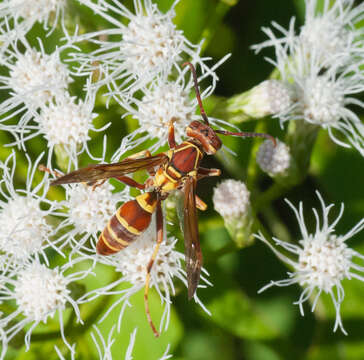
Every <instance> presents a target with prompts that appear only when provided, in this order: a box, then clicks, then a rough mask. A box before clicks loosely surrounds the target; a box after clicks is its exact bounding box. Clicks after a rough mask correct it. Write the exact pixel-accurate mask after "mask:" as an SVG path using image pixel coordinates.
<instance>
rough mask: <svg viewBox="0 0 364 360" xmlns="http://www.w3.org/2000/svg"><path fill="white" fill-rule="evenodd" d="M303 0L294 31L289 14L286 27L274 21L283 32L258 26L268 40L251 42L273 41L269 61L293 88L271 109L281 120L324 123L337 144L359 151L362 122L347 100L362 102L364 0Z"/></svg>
mask: <svg viewBox="0 0 364 360" xmlns="http://www.w3.org/2000/svg"><path fill="white" fill-rule="evenodd" d="M318 7H319V1H317V0H307V1H306V16H305V23H304V25H303V26H302V27H301V29H300V31H299V33H298V34H297V33H296V30H295V26H294V25H295V24H294V19H292V21H291V23H290V26H289V29H288V30H285V29H284V28H282V27H281V26H280V25H278V24H276V23H273V27H274V28H275V29H277V30H278V31H280V32H281V33H282V34H283V37H280V38H278V37H276V35H275V34H274V33H273V31H272V30H271V29H269V28H263V31H264V32H265V33H266V34H267V35H268V37H269V38H270V40H268V41H265V42H263V43H262V44H259V45H255V46H253V48H254V49H255V50H256V51H260V50H261V49H263V48H265V47H270V46H273V47H274V50H275V55H276V59H275V60H271V63H272V64H273V65H275V66H276V67H277V69H278V70H279V72H280V77H281V80H282V81H283V82H285V83H287V84H290V88H291V89H292V90H293V92H294V95H293V98H292V99H293V104H292V105H291V106H289V107H287V108H286V109H285V110H284V109H283V111H280V112H279V113H276V115H277V116H278V117H279V118H280V119H281V121H282V122H284V121H288V120H291V119H297V120H301V119H303V120H304V121H307V122H309V123H311V124H315V125H318V126H321V127H323V128H324V129H327V130H328V132H329V135H330V137H331V139H332V140H333V141H334V142H335V143H337V144H338V145H341V146H344V147H350V146H352V147H354V148H355V149H357V150H358V151H359V152H360V154H361V155H363V156H364V125H363V123H362V122H361V120H360V118H359V117H358V115H357V114H355V112H354V111H353V109H352V106H353V105H355V106H359V107H362V108H363V107H364V103H363V102H362V101H361V100H359V99H358V98H357V97H356V95H357V94H358V93H361V92H363V90H364V85H363V84H364V74H363V71H362V69H361V67H362V62H363V47H362V39H363V27H360V26H357V25H358V24H359V22H360V21H362V19H363V13H364V4H363V3H361V4H359V5H356V4H355V1H354V0H345V1H344V0H338V1H335V2H332V1H329V0H324V2H323V8H322V10H321V11H319V10H318Z"/></svg>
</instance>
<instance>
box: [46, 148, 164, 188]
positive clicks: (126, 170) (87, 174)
mask: <svg viewBox="0 0 364 360" xmlns="http://www.w3.org/2000/svg"><path fill="white" fill-rule="evenodd" d="M167 160H168V156H167V155H166V154H164V153H161V154H157V155H155V156H150V157H145V158H141V159H125V160H124V161H121V162H118V163H114V164H95V165H90V166H87V167H85V168H82V169H79V170H75V171H72V172H70V173H68V174H66V175H64V176H61V177H60V178H58V179H56V180H54V181H53V182H52V185H60V184H70V183H79V182H93V181H97V180H103V179H109V178H112V177H118V176H122V175H126V174H130V173H133V172H136V171H138V170H144V169H150V168H153V167H155V166H160V165H161V164H163V163H165V162H166V161H167Z"/></svg>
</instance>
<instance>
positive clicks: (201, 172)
mask: <svg viewBox="0 0 364 360" xmlns="http://www.w3.org/2000/svg"><path fill="white" fill-rule="evenodd" d="M220 175H221V170H220V169H207V168H203V167H200V168H198V171H197V180H200V179H203V178H205V177H210V176H220Z"/></svg>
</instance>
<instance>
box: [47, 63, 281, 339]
mask: <svg viewBox="0 0 364 360" xmlns="http://www.w3.org/2000/svg"><path fill="white" fill-rule="evenodd" d="M186 65H189V66H190V68H191V71H192V75H193V78H194V84H195V90H196V96H197V100H198V102H199V106H200V110H201V115H202V118H203V120H204V122H200V121H193V122H191V123H190V124H189V125H188V127H187V129H186V134H187V136H188V139H187V140H186V141H184V142H182V143H181V144H179V145H177V144H176V142H175V137H174V127H173V119H172V120H171V122H170V125H169V133H168V144H169V147H170V150H168V151H167V152H164V153H160V154H157V155H155V156H152V155H151V154H150V152H149V151H144V152H142V153H138V154H135V155H133V156H131V157H129V158H126V159H124V160H123V161H121V162H119V163H114V164H98V165H91V166H88V167H86V168H83V169H79V170H76V171H73V172H71V173H69V174H66V175H64V176H62V177H59V178H58V179H56V180H55V181H53V183H52V185H60V184H68V183H77V182H85V183H87V184H88V185H91V186H98V185H100V184H102V183H103V182H104V181H106V179H108V178H116V179H118V180H119V181H121V182H123V183H125V184H127V185H128V186H132V187H136V188H138V189H140V190H145V191H146V192H144V193H142V194H140V195H138V196H137V197H136V198H135V199H134V200H131V201H128V202H126V203H124V204H123V205H122V206H121V207H120V208H119V209H118V210H117V211H116V213H115V214H114V215H113V216H112V218H111V219H110V220H109V222H108V224H107V225H106V227H105V229H104V230H103V231H102V233H101V235H100V237H99V241H98V243H97V247H96V249H97V252H98V253H99V254H102V255H110V254H114V253H116V252H118V251H120V250H122V249H123V248H125V247H126V246H128V245H129V244H130V243H131V242H132V241H134V240H136V239H137V238H138V236H139V235H140V234H141V233H142V232H143V231H145V230H146V229H147V228H148V226H149V224H150V221H151V217H152V214H153V213H154V212H156V220H157V221H156V224H157V228H156V231H157V243H156V247H155V249H154V252H153V255H152V257H151V259H150V261H149V264H148V266H147V273H146V284H145V293H144V301H145V308H146V313H147V317H148V321H149V323H150V325H151V327H152V329H153V332H154V334H155V335H156V336H159V334H158V332H157V330H156V328H155V326H154V324H153V322H152V320H151V317H150V313H149V306H148V290H149V281H150V272H151V269H152V266H153V262H154V260H155V258H156V256H157V253H158V249H159V246H160V244H161V242H162V240H163V221H164V220H163V213H162V206H161V201H162V200H164V199H166V198H167V197H168V195H169V194H170V193H171V192H173V191H174V190H177V189H180V190H182V191H183V192H184V220H183V222H184V226H183V228H184V241H185V254H186V272H187V281H188V297H189V299H191V298H192V297H193V296H194V294H195V292H196V288H197V286H198V283H199V279H200V271H201V267H202V252H201V248H200V242H199V233H198V223H197V211H196V208H198V209H200V210H205V209H206V204H205V203H204V202H203V201H202V200H201V199H200V198H199V197H198V196H197V195H196V184H197V181H198V180H200V179H201V178H204V177H208V176H218V175H220V170H219V169H207V168H202V167H200V162H201V160H202V158H203V156H204V155H205V154H207V155H213V154H215V153H216V151H218V150H219V149H220V148H221V145H222V143H221V140H220V138H219V137H218V136H217V134H223V135H236V136H242V137H253V136H258V137H266V138H269V139H271V140H272V141H273V142H274V143H275V140H274V139H273V138H272V137H271V136H270V135H267V134H258V133H245V132H239V133H233V132H228V131H224V130H213V129H212V128H211V127H210V126H209V122H208V118H207V116H206V114H205V111H204V109H203V106H202V102H201V98H200V93H199V89H198V84H197V77H196V72H195V69H194V67H193V65H192V64H191V63H186ZM138 170H147V171H148V173H149V175H150V177H149V178H148V179H147V180H146V182H145V183H144V184H140V183H137V182H136V181H134V180H133V179H131V178H129V177H127V176H124V175H126V174H130V173H133V172H136V171H138Z"/></svg>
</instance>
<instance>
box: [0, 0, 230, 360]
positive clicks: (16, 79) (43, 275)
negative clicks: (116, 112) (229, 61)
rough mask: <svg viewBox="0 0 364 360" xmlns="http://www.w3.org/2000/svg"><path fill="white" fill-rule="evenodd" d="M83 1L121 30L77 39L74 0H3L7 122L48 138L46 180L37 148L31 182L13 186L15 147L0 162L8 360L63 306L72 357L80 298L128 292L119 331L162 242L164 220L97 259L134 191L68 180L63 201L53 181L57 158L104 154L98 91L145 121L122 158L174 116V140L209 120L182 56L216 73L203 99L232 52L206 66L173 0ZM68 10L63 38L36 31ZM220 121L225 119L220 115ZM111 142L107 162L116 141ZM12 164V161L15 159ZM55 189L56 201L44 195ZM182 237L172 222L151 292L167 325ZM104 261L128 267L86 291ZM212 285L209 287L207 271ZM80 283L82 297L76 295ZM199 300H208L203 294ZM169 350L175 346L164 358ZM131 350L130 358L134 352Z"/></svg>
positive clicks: (0, 263)
mask: <svg viewBox="0 0 364 360" xmlns="http://www.w3.org/2000/svg"><path fill="white" fill-rule="evenodd" d="M30 3H31V4H30ZM79 3H80V4H78V5H79V6H86V7H88V8H89V9H91V10H92V11H93V12H94V13H95V14H97V15H98V16H101V17H102V18H103V19H104V20H106V21H108V22H109V23H110V25H111V28H110V29H105V30H100V31H97V32H95V33H85V34H82V35H77V30H76V32H75V35H74V36H70V35H69V34H68V32H67V31H66V26H65V22H64V12H65V5H66V1H64V0H54V1H53V0H52V1H50V0H37V1H34V2H29V1H17V0H6V1H4V2H3V3H2V4H1V5H0V15H1V17H2V20H1V21H0V41H1V42H2V47H1V50H0V66H1V68H2V70H3V71H2V72H1V76H0V88H1V89H2V90H4V93H5V96H6V98H5V100H4V101H3V102H2V103H1V104H0V129H1V130H5V131H8V132H10V133H11V134H12V136H13V137H14V141H13V142H12V143H11V144H8V145H9V146H12V145H16V146H17V147H18V149H19V150H22V151H36V149H33V148H32V146H31V145H30V144H31V143H32V142H31V140H32V139H33V138H36V137H42V138H43V140H44V141H45V142H46V144H47V147H48V151H47V160H46V165H47V166H46V167H45V166H44V165H42V166H41V170H42V171H43V173H42V175H41V176H42V177H40V175H39V174H40V173H39V172H37V169H38V166H39V165H40V162H41V157H42V156H39V157H38V159H37V160H36V162H35V163H34V164H33V166H31V164H29V175H28V178H27V183H26V189H24V190H18V189H14V185H13V180H14V172H15V153H14V154H12V155H11V156H10V157H9V159H8V160H7V161H6V163H5V164H2V165H1V171H2V173H3V174H2V175H3V177H2V180H1V182H0V184H1V195H2V196H3V197H4V201H1V203H0V206H1V209H0V225H1V226H2V233H1V235H0V252H1V254H0V270H1V272H2V274H1V277H0V282H1V287H0V302H2V301H4V302H5V301H10V302H11V303H12V304H11V306H10V307H9V309H13V310H12V311H11V312H10V313H7V314H1V318H0V341H1V343H2V349H3V351H2V353H1V356H0V359H1V360H2V359H3V358H4V357H5V356H6V349H7V346H8V345H9V344H10V345H11V343H12V341H14V337H16V336H17V335H18V334H19V333H21V332H22V331H23V329H24V328H26V331H25V344H26V348H27V349H29V347H30V339H31V334H32V332H33V330H34V329H35V328H36V327H37V325H38V324H39V323H40V322H44V323H48V322H49V320H50V319H52V318H54V315H55V314H56V313H57V312H58V315H59V323H60V335H61V337H62V339H63V341H64V343H65V344H66V346H67V349H68V351H69V352H70V356H71V358H74V356H75V345H72V346H71V345H70V343H69V342H68V341H69V339H68V336H67V335H68V334H67V333H66V330H67V329H68V326H67V325H68V324H67V325H65V324H64V321H66V319H68V317H67V316H64V314H63V313H64V312H65V310H66V308H67V307H69V306H68V305H67V303H69V304H71V308H73V309H71V311H72V315H71V316H70V318H69V320H68V321H73V317H74V314H75V315H76V319H77V320H78V322H79V323H81V317H80V310H79V304H81V303H86V302H88V301H90V300H93V299H96V298H98V297H99V296H100V295H112V294H113V295H114V294H119V295H120V297H119V300H118V301H116V302H115V304H114V305H113V306H111V308H110V310H109V311H107V312H106V313H105V314H104V315H103V317H104V318H105V317H106V316H107V315H108V314H109V312H110V311H111V310H112V309H113V308H114V307H115V306H116V305H118V304H120V303H121V304H122V310H121V312H120V316H119V321H118V323H119V326H118V328H119V330H120V326H121V321H122V316H123V313H124V310H125V308H126V306H129V305H130V303H129V299H130V296H131V295H132V294H134V293H135V292H137V291H138V290H140V289H142V288H143V287H144V286H145V282H146V274H147V266H148V264H149V262H150V260H151V258H152V255H153V254H154V249H155V243H156V225H155V221H154V220H153V224H152V225H151V226H150V227H149V229H148V230H147V231H146V232H145V233H144V234H143V235H142V236H140V238H138V239H137V240H136V241H135V242H134V243H133V244H131V245H130V246H129V247H128V248H127V249H125V250H124V251H123V252H120V253H119V254H116V255H113V256H109V257H103V256H99V255H96V243H97V241H98V236H99V234H100V232H101V231H102V230H103V229H104V227H105V226H106V225H107V223H108V221H109V219H110V218H111V216H112V215H113V214H114V212H115V210H116V209H117V206H118V205H119V203H121V202H125V201H127V200H130V199H131V197H130V195H129V189H128V188H127V189H126V190H125V191H122V192H121V193H120V192H119V193H115V192H114V190H115V189H114V187H113V186H112V185H111V184H109V183H107V182H106V183H105V184H102V185H101V184H95V186H93V185H91V186H89V185H87V184H83V183H82V184H75V185H73V184H71V185H64V190H65V197H64V200H60V199H61V197H62V194H61V191H62V190H60V189H59V188H58V189H55V188H50V187H49V183H50V178H55V177H57V176H58V175H59V173H58V172H57V171H55V170H54V160H57V166H58V167H59V168H62V170H67V171H70V170H71V169H77V168H78V166H79V161H80V158H79V155H80V154H81V153H83V152H85V153H86V155H88V156H89V157H90V158H92V159H94V160H95V157H93V155H92V154H91V153H90V151H89V148H88V141H89V140H90V138H91V134H90V133H91V131H94V132H95V131H103V130H105V129H106V127H107V126H108V124H106V125H105V126H103V127H101V128H99V129H96V128H95V126H94V124H93V120H94V119H95V117H96V114H95V113H94V106H95V101H96V96H97V92H98V90H99V89H100V88H101V87H104V89H106V91H107V95H109V99H111V98H114V99H116V100H117V102H118V104H119V105H121V106H122V113H124V114H130V115H132V117H133V118H135V119H137V121H138V122H139V127H138V129H137V130H136V131H135V132H134V133H132V134H130V135H129V136H128V137H126V138H125V139H123V140H122V144H121V146H120V147H119V149H118V150H117V151H116V152H115V154H114V155H113V157H112V160H113V159H115V158H117V157H118V156H121V155H123V154H124V153H125V151H126V150H129V149H130V148H132V147H135V146H137V145H138V144H140V143H141V142H143V141H144V140H146V139H157V141H156V143H155V145H154V147H153V148H152V150H153V149H155V148H157V147H159V146H160V145H163V144H165V142H166V139H167V128H168V124H169V122H170V121H171V120H173V121H174V123H175V129H176V141H177V142H179V141H181V139H182V137H183V136H184V135H185V127H186V126H187V125H188V124H189V123H190V122H191V121H192V120H195V119H199V118H200V117H199V116H198V115H195V110H196V107H197V100H196V98H195V93H194V87H193V81H192V76H191V75H190V73H189V72H188V71H189V69H188V68H185V69H184V68H183V66H182V65H183V63H184V62H185V61H189V62H191V63H193V64H194V65H195V66H197V65H198V66H199V69H200V71H201V76H200V78H199V79H200V80H202V79H204V78H207V77H209V78H210V79H211V82H212V85H211V86H210V87H208V88H207V89H205V90H204V91H202V94H201V96H202V98H205V97H207V96H209V95H210V94H211V93H212V92H213V90H214V88H215V84H216V81H217V80H218V78H217V76H216V74H215V72H214V71H215V70H216V68H217V67H218V66H219V65H220V64H221V63H222V62H223V61H224V60H225V59H226V57H225V58H224V59H222V60H221V61H220V62H218V63H217V64H215V65H214V66H212V67H208V66H207V65H206V60H207V59H205V58H202V57H201V56H200V52H201V44H198V45H193V44H191V43H190V42H189V41H188V40H187V39H186V38H185V36H184V35H183V32H182V31H180V30H178V29H177V28H176V25H175V24H174V23H173V18H174V16H175V13H174V5H173V6H172V7H171V9H170V10H169V11H167V12H166V13H163V12H161V11H160V10H159V9H158V7H157V5H156V4H153V3H152V1H151V0H145V1H141V0H136V1H135V2H134V7H135V14H133V13H132V12H131V11H130V10H129V9H127V8H126V6H125V5H123V4H122V3H121V2H120V1H114V0H112V1H105V0H98V1H94V0H80V1H79ZM59 18H61V24H62V31H63V33H64V38H63V43H62V44H61V45H60V46H58V47H56V48H54V49H53V50H49V46H48V44H47V43H46V42H44V43H43V41H42V40H41V39H37V41H36V42H34V41H33V39H32V36H31V35H29V33H30V31H31V29H32V27H33V25H34V24H35V23H37V22H40V23H42V24H43V26H44V28H45V29H46V30H48V24H49V23H51V24H53V27H52V28H51V32H52V31H53V30H54V29H55V26H56V25H57V23H58V20H59ZM67 28H68V27H67ZM57 31H58V30H57ZM49 34H50V32H48V35H49ZM81 42H82V43H83V44H84V43H85V42H87V43H88V44H92V46H94V47H97V49H96V50H94V51H91V52H90V53H88V54H87V53H81V52H80V51H79V49H78V48H77V47H76V46H75V44H76V43H77V44H79V43H81ZM80 46H81V45H80ZM71 51H72V53H71ZM68 61H69V62H72V63H73V65H74V64H75V63H77V66H76V70H74V68H72V69H71V68H70V67H69V66H67V65H66V64H67V62H68ZM75 76H77V81H78V80H80V78H79V77H78V76H83V77H84V78H83V79H81V80H82V81H84V87H83V89H84V91H85V95H84V97H83V98H82V99H81V98H76V97H75V96H73V95H72V93H73V86H74V85H75V81H74V78H75ZM76 85H78V84H76ZM106 105H108V103H107V104H106ZM211 121H212V123H213V124H218V125H219V123H220V122H219V120H217V119H211ZM140 134H141V135H142V136H141V137H140ZM104 140H105V141H104V143H103V155H102V157H101V161H103V162H104V161H105V153H106V138H104ZM54 154H55V155H56V156H53V155H54ZM42 155H44V154H42ZM97 160H100V159H99V158H97ZM11 162H13V167H12V168H10V167H9V164H11ZM38 179H41V180H40V181H39V180H38ZM37 181H38V183H37ZM47 192H48V197H49V198H50V199H52V200H48V199H47V198H46V195H47ZM175 243H176V239H174V238H171V239H169V238H167V234H166V230H165V231H164V242H163V243H162V244H161V246H160V249H159V252H158V254H157V258H156V259H155V262H154V266H153V267H152V271H151V280H150V288H155V289H156V290H157V293H158V295H159V297H160V299H161V302H162V304H163V306H164V309H165V310H164V313H163V316H162V319H160V325H159V328H160V331H164V330H166V329H167V327H168V324H169V317H170V310H171V303H172V300H171V296H172V295H174V294H175V287H174V286H175V285H174V281H175V280H176V279H179V280H180V281H181V282H182V283H183V284H185V285H186V286H187V278H186V273H185V272H184V270H183V267H182V266H183V265H182V263H183V261H184V255H183V254H181V253H180V252H178V251H176V250H175ZM55 253H58V255H59V257H62V256H63V257H65V260H64V265H62V266H60V265H59V263H57V265H56V266H55V265H54V263H53V260H54V254H55ZM83 261H85V265H83V264H84V263H83ZM81 262H82V266H81V264H80V263H81ZM99 264H101V265H103V266H105V265H106V266H109V267H111V268H112V269H113V270H114V271H115V272H116V273H121V274H122V276H121V278H120V279H119V280H117V281H116V282H112V283H111V284H108V285H106V286H104V285H103V286H101V287H100V288H98V289H96V290H92V291H89V292H86V293H85V291H81V290H79V289H78V288H77V286H78V284H75V283H74V282H76V281H78V280H81V279H82V278H84V277H85V276H87V275H88V274H89V273H90V272H91V271H92V269H94V268H95V266H99ZM80 269H82V270H80ZM202 281H203V282H205V284H209V283H208V281H207V280H206V279H205V278H204V276H202ZM121 283H123V284H124V283H128V284H130V287H129V288H128V289H126V290H123V291H120V290H119V289H117V285H118V284H121ZM203 286H205V285H200V287H203ZM75 288H76V290H77V289H78V290H77V291H80V293H78V292H77V291H74V290H75ZM194 299H195V301H196V302H197V303H199V304H200V305H201V306H202V307H203V308H204V306H203V305H202V303H201V302H200V300H199V299H198V297H197V296H196V295H195V296H194ZM204 310H206V309H204ZM206 311H207V310H206ZM77 326H80V325H77ZM99 335H100V333H99ZM66 338H67V339H66ZM94 340H95V338H94ZM103 344H104V345H105V346H104V348H105V351H104V354H102V353H101V351H99V353H100V358H104V359H109V358H111V353H110V347H111V344H112V339H111V334H110V337H109V340H108V342H107V344H106V343H104V342H103ZM98 349H99V350H100V348H99V347H98ZM56 351H57V354H58V355H59V356H60V357H61V358H62V357H63V355H62V352H61V351H60V350H59V349H58V348H57V349H56ZM168 357H169V356H168V355H167V353H165V355H163V357H162V358H163V359H167V358H168ZM126 358H128V359H129V358H131V350H130V351H129V350H128V353H127V355H126Z"/></svg>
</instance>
